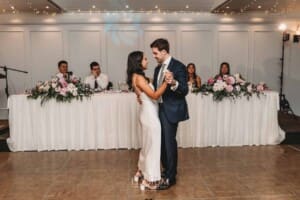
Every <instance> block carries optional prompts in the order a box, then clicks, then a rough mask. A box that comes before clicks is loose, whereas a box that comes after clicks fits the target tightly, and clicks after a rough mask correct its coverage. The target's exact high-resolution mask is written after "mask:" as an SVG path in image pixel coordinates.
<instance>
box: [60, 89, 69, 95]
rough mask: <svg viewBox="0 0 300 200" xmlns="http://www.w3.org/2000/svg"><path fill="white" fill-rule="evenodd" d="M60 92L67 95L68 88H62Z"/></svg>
mask: <svg viewBox="0 0 300 200" xmlns="http://www.w3.org/2000/svg"><path fill="white" fill-rule="evenodd" d="M59 94H60V95H62V96H67V88H61V90H60V91H59Z"/></svg>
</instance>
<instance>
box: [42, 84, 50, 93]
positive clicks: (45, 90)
mask: <svg viewBox="0 0 300 200" xmlns="http://www.w3.org/2000/svg"><path fill="white" fill-rule="evenodd" d="M49 89H50V85H48V84H47V85H45V86H44V87H43V91H44V92H48V90H49Z"/></svg>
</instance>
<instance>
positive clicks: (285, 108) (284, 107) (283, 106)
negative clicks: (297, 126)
mask: <svg viewBox="0 0 300 200" xmlns="http://www.w3.org/2000/svg"><path fill="white" fill-rule="evenodd" d="M289 38H290V35H289V34H288V33H286V32H283V33H282V52H281V53H282V54H281V58H280V61H281V73H280V77H279V79H280V93H279V100H280V111H282V112H284V113H287V114H289V112H290V113H291V114H292V116H293V117H294V118H295V119H296V115H295V114H294V112H293V110H292V108H291V107H290V103H289V101H288V100H287V99H286V97H285V94H283V77H284V75H283V68H284V47H285V42H287V41H288V40H289Z"/></svg>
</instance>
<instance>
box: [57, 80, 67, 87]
mask: <svg viewBox="0 0 300 200" xmlns="http://www.w3.org/2000/svg"><path fill="white" fill-rule="evenodd" d="M59 83H60V84H61V86H62V87H64V88H65V87H67V86H68V83H67V81H66V80H65V79H64V78H60V79H59Z"/></svg>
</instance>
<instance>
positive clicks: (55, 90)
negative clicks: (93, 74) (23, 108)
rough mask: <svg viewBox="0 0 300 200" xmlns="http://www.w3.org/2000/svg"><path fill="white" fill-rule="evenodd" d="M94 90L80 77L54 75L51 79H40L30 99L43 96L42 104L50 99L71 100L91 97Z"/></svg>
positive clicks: (58, 100)
mask: <svg viewBox="0 0 300 200" xmlns="http://www.w3.org/2000/svg"><path fill="white" fill-rule="evenodd" d="M92 94H93V91H92V90H91V89H90V87H88V85H85V84H83V83H82V82H81V81H80V79H78V78H77V77H75V76H72V77H71V78H70V79H65V78H59V77H54V78H52V80H51V81H45V82H41V81H39V82H38V83H37V85H36V87H35V88H33V89H31V90H30V92H29V95H28V96H27V97H28V98H29V99H38V98H41V105H43V104H44V103H45V102H46V101H48V100H50V99H56V101H57V102H71V100H72V99H77V100H78V99H80V100H82V99H83V97H90V95H92Z"/></svg>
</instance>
